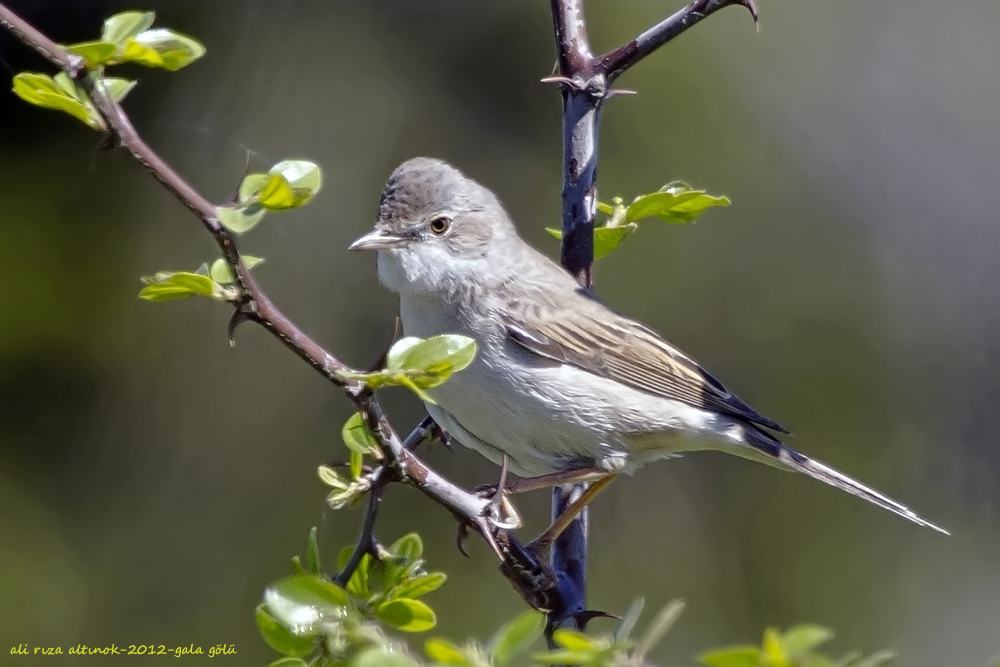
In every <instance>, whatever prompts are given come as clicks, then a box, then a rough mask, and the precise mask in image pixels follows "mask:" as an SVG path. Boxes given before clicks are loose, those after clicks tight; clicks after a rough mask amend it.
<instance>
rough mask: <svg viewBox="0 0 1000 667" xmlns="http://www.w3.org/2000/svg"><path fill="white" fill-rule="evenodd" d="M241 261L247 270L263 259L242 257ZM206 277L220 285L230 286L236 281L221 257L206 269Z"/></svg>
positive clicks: (251, 256)
mask: <svg viewBox="0 0 1000 667" xmlns="http://www.w3.org/2000/svg"><path fill="white" fill-rule="evenodd" d="M241 259H242V260H243V265H244V266H245V267H247V270H250V269H252V268H253V267H255V266H257V265H258V264H260V263H261V262H263V261H264V258H263V257H256V256H254V255H243V256H242V257H241ZM208 276H209V277H210V278H211V279H212V280H214V281H215V282H217V283H219V284H220V285H231V284H232V283H234V282H235V281H236V276H234V275H233V270H232V269H231V268H230V267H229V262H228V261H226V260H225V259H222V258H221V257H220V258H219V259H217V260H215V261H214V262H212V267H211V268H210V269H208Z"/></svg>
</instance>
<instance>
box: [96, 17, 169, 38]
mask: <svg viewBox="0 0 1000 667" xmlns="http://www.w3.org/2000/svg"><path fill="white" fill-rule="evenodd" d="M155 19H156V14H155V13H154V12H121V13H119V14H115V15H114V16H111V17H109V18H108V19H107V20H105V21H104V28H103V29H102V30H101V41H102V42H110V43H111V44H115V45H116V46H123V45H124V44H125V40H127V39H129V38H130V37H135V36H136V35H138V34H139V33H140V32H142V31H143V30H148V29H149V28H150V27H151V26H152V25H153V21H154V20H155Z"/></svg>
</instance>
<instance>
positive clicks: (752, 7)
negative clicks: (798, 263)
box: [739, 0, 760, 32]
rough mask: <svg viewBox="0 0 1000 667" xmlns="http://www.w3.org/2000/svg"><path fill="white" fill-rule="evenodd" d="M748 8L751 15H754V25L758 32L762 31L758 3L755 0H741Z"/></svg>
mask: <svg viewBox="0 0 1000 667" xmlns="http://www.w3.org/2000/svg"><path fill="white" fill-rule="evenodd" d="M739 4H741V5H743V6H744V7H746V8H747V11H748V12H750V16H752V17H753V27H754V28H756V30H757V32H760V14H759V13H758V12H757V4H756V3H755V2H754V0H741V2H740V3H739Z"/></svg>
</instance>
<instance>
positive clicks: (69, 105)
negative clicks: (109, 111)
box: [14, 72, 104, 130]
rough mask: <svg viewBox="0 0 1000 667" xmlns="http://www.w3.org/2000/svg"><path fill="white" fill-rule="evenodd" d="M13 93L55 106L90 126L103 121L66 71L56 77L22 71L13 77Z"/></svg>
mask: <svg viewBox="0 0 1000 667" xmlns="http://www.w3.org/2000/svg"><path fill="white" fill-rule="evenodd" d="M14 93H15V94H16V95H17V96H18V97H20V98H21V99H22V100H24V101H25V102H27V103H29V104H34V105H35V106H39V107H43V108H45V109H55V110H56V111H62V112H64V113H68V114H69V115H71V116H73V117H74V118H76V119H77V120H79V121H81V122H83V123H85V124H87V125H88V126H90V127H91V128H93V129H96V130H99V129H102V128H103V127H104V121H103V120H101V117H100V115H99V114H98V113H97V111H96V110H95V109H94V107H93V105H91V104H90V102H89V101H87V99H86V98H85V96H83V94H82V93H81V92H80V91H79V90H78V89H77V87H76V84H74V83H73V82H72V81H71V80H70V78H69V77H68V76H66V74H65V73H62V72H60V73H59V74H57V75H56V76H55V78H53V77H50V76H49V75H47V74H36V73H34V72H21V73H20V74H18V75H16V76H15V77H14Z"/></svg>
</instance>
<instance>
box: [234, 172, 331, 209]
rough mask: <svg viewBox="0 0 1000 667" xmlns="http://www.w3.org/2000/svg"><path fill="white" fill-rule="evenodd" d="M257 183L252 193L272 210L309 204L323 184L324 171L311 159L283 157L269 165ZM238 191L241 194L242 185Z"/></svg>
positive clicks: (265, 206)
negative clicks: (263, 176)
mask: <svg viewBox="0 0 1000 667" xmlns="http://www.w3.org/2000/svg"><path fill="white" fill-rule="evenodd" d="M251 176H255V177H256V176H258V175H257V174H251ZM248 178H249V177H248ZM246 180H247V179H244V182H246ZM254 182H255V183H256V179H254ZM258 185H259V188H260V189H259V191H258V192H256V193H255V194H256V197H257V200H258V201H259V202H260V204H261V205H262V206H263V207H264V208H267V209H269V210H272V211H283V210H286V209H290V208H296V207H298V206H302V205H304V204H306V203H308V202H309V200H310V199H312V198H313V196H315V194H316V193H317V192H319V190H320V188H321V187H322V186H323V174H322V171H321V170H320V168H319V166H318V165H316V164H315V163H313V162H309V161H307V160H284V161H282V162H279V163H278V164H276V165H274V166H273V167H271V169H270V170H269V171H268V173H267V176H266V177H265V178H264V180H263V182H262V183H259V184H258ZM240 190H241V192H240V194H241V196H242V195H243V187H242V186H241V188H240Z"/></svg>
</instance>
